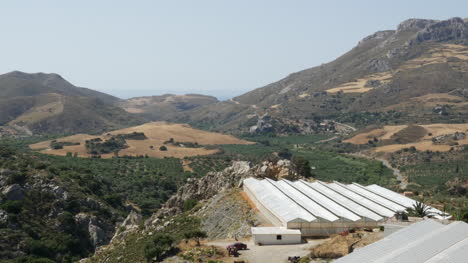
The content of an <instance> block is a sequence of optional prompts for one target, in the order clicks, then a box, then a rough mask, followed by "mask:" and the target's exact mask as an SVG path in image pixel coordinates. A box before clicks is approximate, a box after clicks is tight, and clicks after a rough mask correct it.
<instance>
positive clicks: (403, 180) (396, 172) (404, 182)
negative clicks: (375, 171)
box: [349, 153, 408, 189]
mask: <svg viewBox="0 0 468 263" xmlns="http://www.w3.org/2000/svg"><path fill="white" fill-rule="evenodd" d="M349 155H354V156H357V157H362V158H366V159H369V160H377V161H380V162H382V164H383V165H384V166H385V167H387V168H388V169H390V170H392V171H393V175H394V176H395V177H396V178H397V180H398V181H400V188H401V189H405V188H406V186H408V182H407V180H406V178H405V177H404V176H403V175H402V174H401V172H400V170H398V169H397V168H395V167H393V166H392V165H391V164H390V162H388V161H387V160H385V159H382V158H375V157H370V156H367V155H365V154H362V153H351V154H349Z"/></svg>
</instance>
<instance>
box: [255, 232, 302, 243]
mask: <svg viewBox="0 0 468 263" xmlns="http://www.w3.org/2000/svg"><path fill="white" fill-rule="evenodd" d="M276 236H277V234H261V235H252V239H253V241H254V243H255V244H259V243H261V244H262V245H288V244H300V243H302V237H301V234H283V235H281V240H277V238H276Z"/></svg>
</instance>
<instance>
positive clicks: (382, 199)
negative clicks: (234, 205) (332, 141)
mask: <svg viewBox="0 0 468 263" xmlns="http://www.w3.org/2000/svg"><path fill="white" fill-rule="evenodd" d="M243 187H244V192H245V193H246V194H247V196H248V197H249V198H250V199H251V200H252V202H253V203H254V204H255V206H256V207H257V208H258V210H259V211H260V212H261V213H262V214H263V215H264V216H265V217H266V218H267V219H268V220H269V221H270V222H271V223H272V224H273V225H274V226H277V227H286V228H288V229H298V230H300V231H301V233H302V236H328V235H330V234H334V233H339V232H342V231H345V230H349V229H352V228H358V227H376V226H378V225H380V224H381V223H382V222H383V221H385V220H386V219H387V218H390V217H393V216H394V215H395V214H396V213H397V212H402V211H405V210H407V209H408V208H411V207H413V205H414V204H415V202H416V201H415V200H413V199H410V198H408V197H405V196H403V195H400V194H398V193H396V192H393V191H391V190H388V189H386V188H383V187H380V186H378V185H370V186H367V187H365V186H362V185H360V184H357V183H352V184H342V183H339V182H333V183H324V182H321V181H315V182H306V181H304V180H299V181H296V182H291V181H288V180H280V181H273V180H271V179H263V180H257V179H254V178H248V179H245V180H244V184H243ZM429 212H430V213H431V215H432V216H433V217H434V218H437V219H448V218H450V216H449V215H448V214H444V213H443V212H441V211H439V210H437V209H435V208H433V207H429Z"/></svg>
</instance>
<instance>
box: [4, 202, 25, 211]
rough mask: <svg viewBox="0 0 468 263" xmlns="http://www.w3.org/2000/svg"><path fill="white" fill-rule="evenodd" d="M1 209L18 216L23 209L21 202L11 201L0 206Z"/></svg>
mask: <svg viewBox="0 0 468 263" xmlns="http://www.w3.org/2000/svg"><path fill="white" fill-rule="evenodd" d="M0 207H1V208H2V209H4V210H6V211H7V212H8V213H12V214H19V213H21V209H22V208H23V202H21V201H11V200H8V201H6V202H5V203H3V204H2V205H1V206H0Z"/></svg>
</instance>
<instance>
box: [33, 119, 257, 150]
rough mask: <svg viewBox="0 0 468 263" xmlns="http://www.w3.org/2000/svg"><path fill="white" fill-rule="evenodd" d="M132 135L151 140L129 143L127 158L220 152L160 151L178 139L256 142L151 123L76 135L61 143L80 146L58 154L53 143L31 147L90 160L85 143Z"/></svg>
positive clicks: (187, 127) (175, 148)
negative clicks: (118, 135)
mask: <svg viewBox="0 0 468 263" xmlns="http://www.w3.org/2000/svg"><path fill="white" fill-rule="evenodd" d="M132 132H143V133H144V134H145V135H146V137H148V139H147V140H127V144H128V146H129V147H128V148H126V149H123V150H121V151H120V152H119V155H120V156H123V155H132V156H136V155H145V154H147V155H148V156H150V157H156V158H163V157H176V158H183V157H186V156H197V155H210V154H214V153H216V152H217V151H218V150H217V149H206V148H188V147H187V148H186V147H178V146H174V145H169V144H167V145H165V146H166V147H167V151H160V150H159V147H160V146H162V145H164V144H163V143H164V141H167V140H169V139H170V138H174V140H175V141H177V142H196V143H198V144H200V145H219V144H253V142H249V141H244V140H241V139H238V138H236V137H234V136H231V135H225V134H221V133H214V132H207V131H202V130H198V129H194V128H192V127H190V126H189V125H185V124H171V123H167V122H151V123H147V124H143V125H140V126H135V127H130V128H126V129H121V130H116V131H112V132H109V133H106V134H102V135H100V136H93V135H88V134H76V135H72V136H69V137H64V138H61V139H58V140H57V141H59V142H80V145H76V146H65V147H64V148H63V149H58V150H54V149H51V148H50V142H51V141H50V140H49V141H44V142H40V143H36V144H32V145H30V148H31V149H34V150H41V152H42V153H46V154H54V155H62V156H65V155H66V154H67V152H72V153H75V152H76V153H78V156H79V157H90V155H89V154H88V153H87V152H86V147H85V141H86V140H90V139H92V138H97V137H99V138H101V139H103V140H105V139H106V138H109V137H110V135H117V134H129V133H132ZM151 146H153V147H151ZM112 156H114V154H112V153H110V154H105V155H102V156H101V157H102V158H111V157H112Z"/></svg>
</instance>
